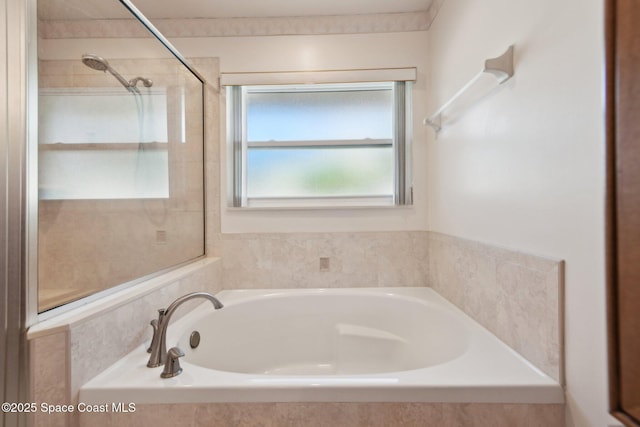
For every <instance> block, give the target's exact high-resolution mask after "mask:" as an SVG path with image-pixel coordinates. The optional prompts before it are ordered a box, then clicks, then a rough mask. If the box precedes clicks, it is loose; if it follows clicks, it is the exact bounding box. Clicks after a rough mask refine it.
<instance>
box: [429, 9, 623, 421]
mask: <svg viewBox="0 0 640 427" xmlns="http://www.w3.org/2000/svg"><path fill="white" fill-rule="evenodd" d="M603 20H604V17H603V5H602V2H600V1H596V0H588V1H585V0H567V1H563V2H557V1H553V0H538V1H530V0H485V1H483V2H477V1H473V0H448V1H447V2H445V4H444V6H443V7H442V9H441V10H440V12H439V15H438V16H437V17H436V19H435V22H434V24H433V25H432V27H431V29H430V30H429V58H430V61H431V65H432V69H431V70H432V76H431V77H432V80H431V82H430V85H429V92H430V93H432V94H433V99H431V100H430V102H432V104H431V106H430V108H431V107H433V108H437V107H438V106H439V104H441V103H442V102H444V101H446V100H447V99H448V98H449V97H450V96H451V95H452V94H453V93H455V91H456V90H457V89H458V88H459V87H461V86H462V85H463V84H465V83H466V82H467V81H468V80H470V79H471V78H472V77H473V76H474V75H475V74H476V73H478V72H479V71H480V69H481V67H482V64H483V60H484V59H485V58H489V57H493V56H497V55H499V54H501V53H502V52H503V51H504V50H505V49H506V48H507V46H508V45H510V44H515V52H516V54H515V69H516V73H515V76H514V77H513V78H512V80H510V81H509V82H507V83H506V84H505V86H504V87H501V88H499V89H498V90H496V91H495V92H493V93H492V94H491V95H490V96H488V97H486V98H484V99H482V100H481V101H480V102H478V103H476V104H475V105H474V106H473V107H471V108H469V109H468V110H467V111H466V112H465V114H464V115H462V116H461V117H460V118H459V119H458V120H457V121H456V122H455V123H452V124H451V125H450V126H448V127H445V128H444V129H443V130H442V132H441V133H440V134H439V135H438V137H437V138H434V139H431V141H430V142H429V148H428V158H429V163H428V169H429V176H428V181H429V215H430V217H429V218H430V219H429V229H430V230H432V231H437V232H441V233H447V234H451V235H455V236H460V237H464V238H468V239H474V240H479V241H483V242H487V243H492V244H496V245H501V246H507V247H510V248H514V249H520V250H522V251H524V252H529V253H536V254H540V255H545V256H550V257H554V258H560V259H564V260H566V283H565V287H566V291H565V295H566V304H565V310H566V314H565V319H566V325H565V332H566V337H565V345H566V349H565V355H566V381H567V399H568V401H567V403H568V405H567V413H568V424H567V425H568V426H576V427H586V426H593V427H596V426H597V427H602V426H604V425H607V423H608V422H609V421H610V420H611V418H610V417H609V416H608V415H607V386H606V347H605V344H606V336H605V285H604V125H603V118H604V117H603V109H602V93H601V91H602V84H601V83H602V82H601V81H602V77H603V75H602V68H603V56H604V53H603V52H604V50H603V49H604V48H603ZM432 135H433V134H432Z"/></svg>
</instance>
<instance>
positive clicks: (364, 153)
mask: <svg viewBox="0 0 640 427" xmlns="http://www.w3.org/2000/svg"><path fill="white" fill-rule="evenodd" d="M393 185H394V181H393V150H392V148H391V147H390V146H380V147H365V148H307V149H304V148H302V149H277V148H274V149H267V148H255V149H249V150H248V153H247V197H249V198H252V197H328V196H333V197H340V196H380V195H392V194H393Z"/></svg>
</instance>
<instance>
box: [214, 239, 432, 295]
mask: <svg viewBox="0 0 640 427" xmlns="http://www.w3.org/2000/svg"><path fill="white" fill-rule="evenodd" d="M216 245H217V248H216V254H217V255H220V256H221V258H222V270H223V280H224V283H225V289H260V288H322V287H325V288H338V287H340V288H353V287H369V286H424V285H425V284H426V281H427V269H428V263H427V262H426V260H427V259H428V254H427V251H428V233H427V232H426V231H389V232H383V231H380V232H358V233H263V234H262V233H261V234H251V233H247V234H221V235H220V236H219V238H217V239H216ZM320 258H328V262H329V266H328V268H326V269H325V268H323V269H321V268H320Z"/></svg>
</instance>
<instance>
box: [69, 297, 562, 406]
mask: <svg viewBox="0 0 640 427" xmlns="http://www.w3.org/2000/svg"><path fill="white" fill-rule="evenodd" d="M217 297H218V298H219V299H220V301H222V302H223V303H224V305H225V307H224V308H223V309H220V310H213V308H212V306H211V304H210V303H209V302H204V303H203V304H201V305H199V306H197V307H196V308H195V309H194V310H192V311H191V312H190V313H188V314H187V315H185V316H184V317H182V318H181V319H179V320H177V321H175V322H174V323H172V324H171V325H169V331H168V337H167V348H170V347H172V346H178V347H180V348H181V349H182V350H183V351H184V353H185V356H184V357H182V358H181V359H180V362H181V365H182V368H183V372H182V373H181V374H180V375H179V376H177V377H174V378H170V379H162V378H160V373H161V372H162V367H158V368H153V369H150V368H147V367H146V363H147V360H148V353H146V351H145V349H146V346H140V347H139V348H137V349H135V350H134V351H133V352H131V353H130V354H129V355H127V356H126V357H124V358H123V359H121V360H119V361H118V362H117V363H115V364H114V365H113V366H111V367H109V368H108V369H107V370H105V371H104V372H102V373H101V374H99V375H98V376H97V377H95V378H94V379H92V380H91V381H89V382H88V383H86V384H85V385H84V386H83V387H81V389H80V395H79V400H80V401H81V402H84V403H87V404H101V403H110V402H135V403H140V404H145V403H203V402H212V403H214V402H483V403H529V404H554V403H563V401H564V400H563V399H564V398H563V390H562V388H561V386H560V385H559V384H558V383H557V382H556V381H554V380H553V379H551V378H550V377H548V376H547V375H545V374H544V373H542V372H541V371H540V370H538V369H537V368H536V367H534V366H532V365H531V364H530V363H529V362H527V361H526V360H525V359H524V358H522V357H521V356H520V355H519V354H517V353H516V352H515V351H513V350H512V349H510V348H509V347H508V346H506V345H505V344H504V343H503V342H501V341H500V340H498V339H497V338H496V337H495V336H494V335H492V334H491V333H490V332H488V331H487V330H486V329H484V328H483V327H481V326H480V325H479V324H477V323H476V322H474V321H473V320H472V319H471V318H469V317H468V316H467V315H465V314H464V313H463V312H462V311H460V310H459V309H458V308H456V307H455V306H453V305H452V304H451V303H449V302H448V301H447V300H445V299H444V298H442V297H441V296H440V295H439V294H437V293H436V292H435V291H434V290H432V289H430V288H426V287H420V288H364V289H304V290H298V289H296V290H230V291H223V292H220V293H219V294H218V295H217ZM151 316H152V313H150V318H151ZM194 331H197V332H198V333H199V334H200V343H199V345H198V346H197V347H196V348H191V344H190V336H191V334H192V333H193V332H194Z"/></svg>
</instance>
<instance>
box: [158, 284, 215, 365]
mask: <svg viewBox="0 0 640 427" xmlns="http://www.w3.org/2000/svg"><path fill="white" fill-rule="evenodd" d="M195 298H204V299H207V300H209V301H211V303H212V304H213V308H214V309H216V310H218V309H220V308H222V307H224V305H223V304H222V303H221V302H220V301H219V300H218V299H217V298H216V297H214V296H213V295H211V294H210V293H208V292H193V293H191V294H187V295H183V296H181V297H180V298H178V299H176V300H175V301H174V302H172V303H171V305H170V306H169V307H168V308H167V309H166V310H165V311H164V313H162V312H161V313H160V318H159V320H158V326H157V327H158V329H157V332H156V334H157V336H158V339H156V340H154V341H153V342H152V344H151V356H150V357H149V362H148V363H147V366H148V367H149V368H156V367H158V366H161V365H164V364H165V362H166V360H167V328H168V326H169V321H170V320H171V316H172V315H173V313H174V312H175V311H176V309H177V308H178V307H179V306H180V305H182V303H184V302H186V301H189V300H192V299H195Z"/></svg>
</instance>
